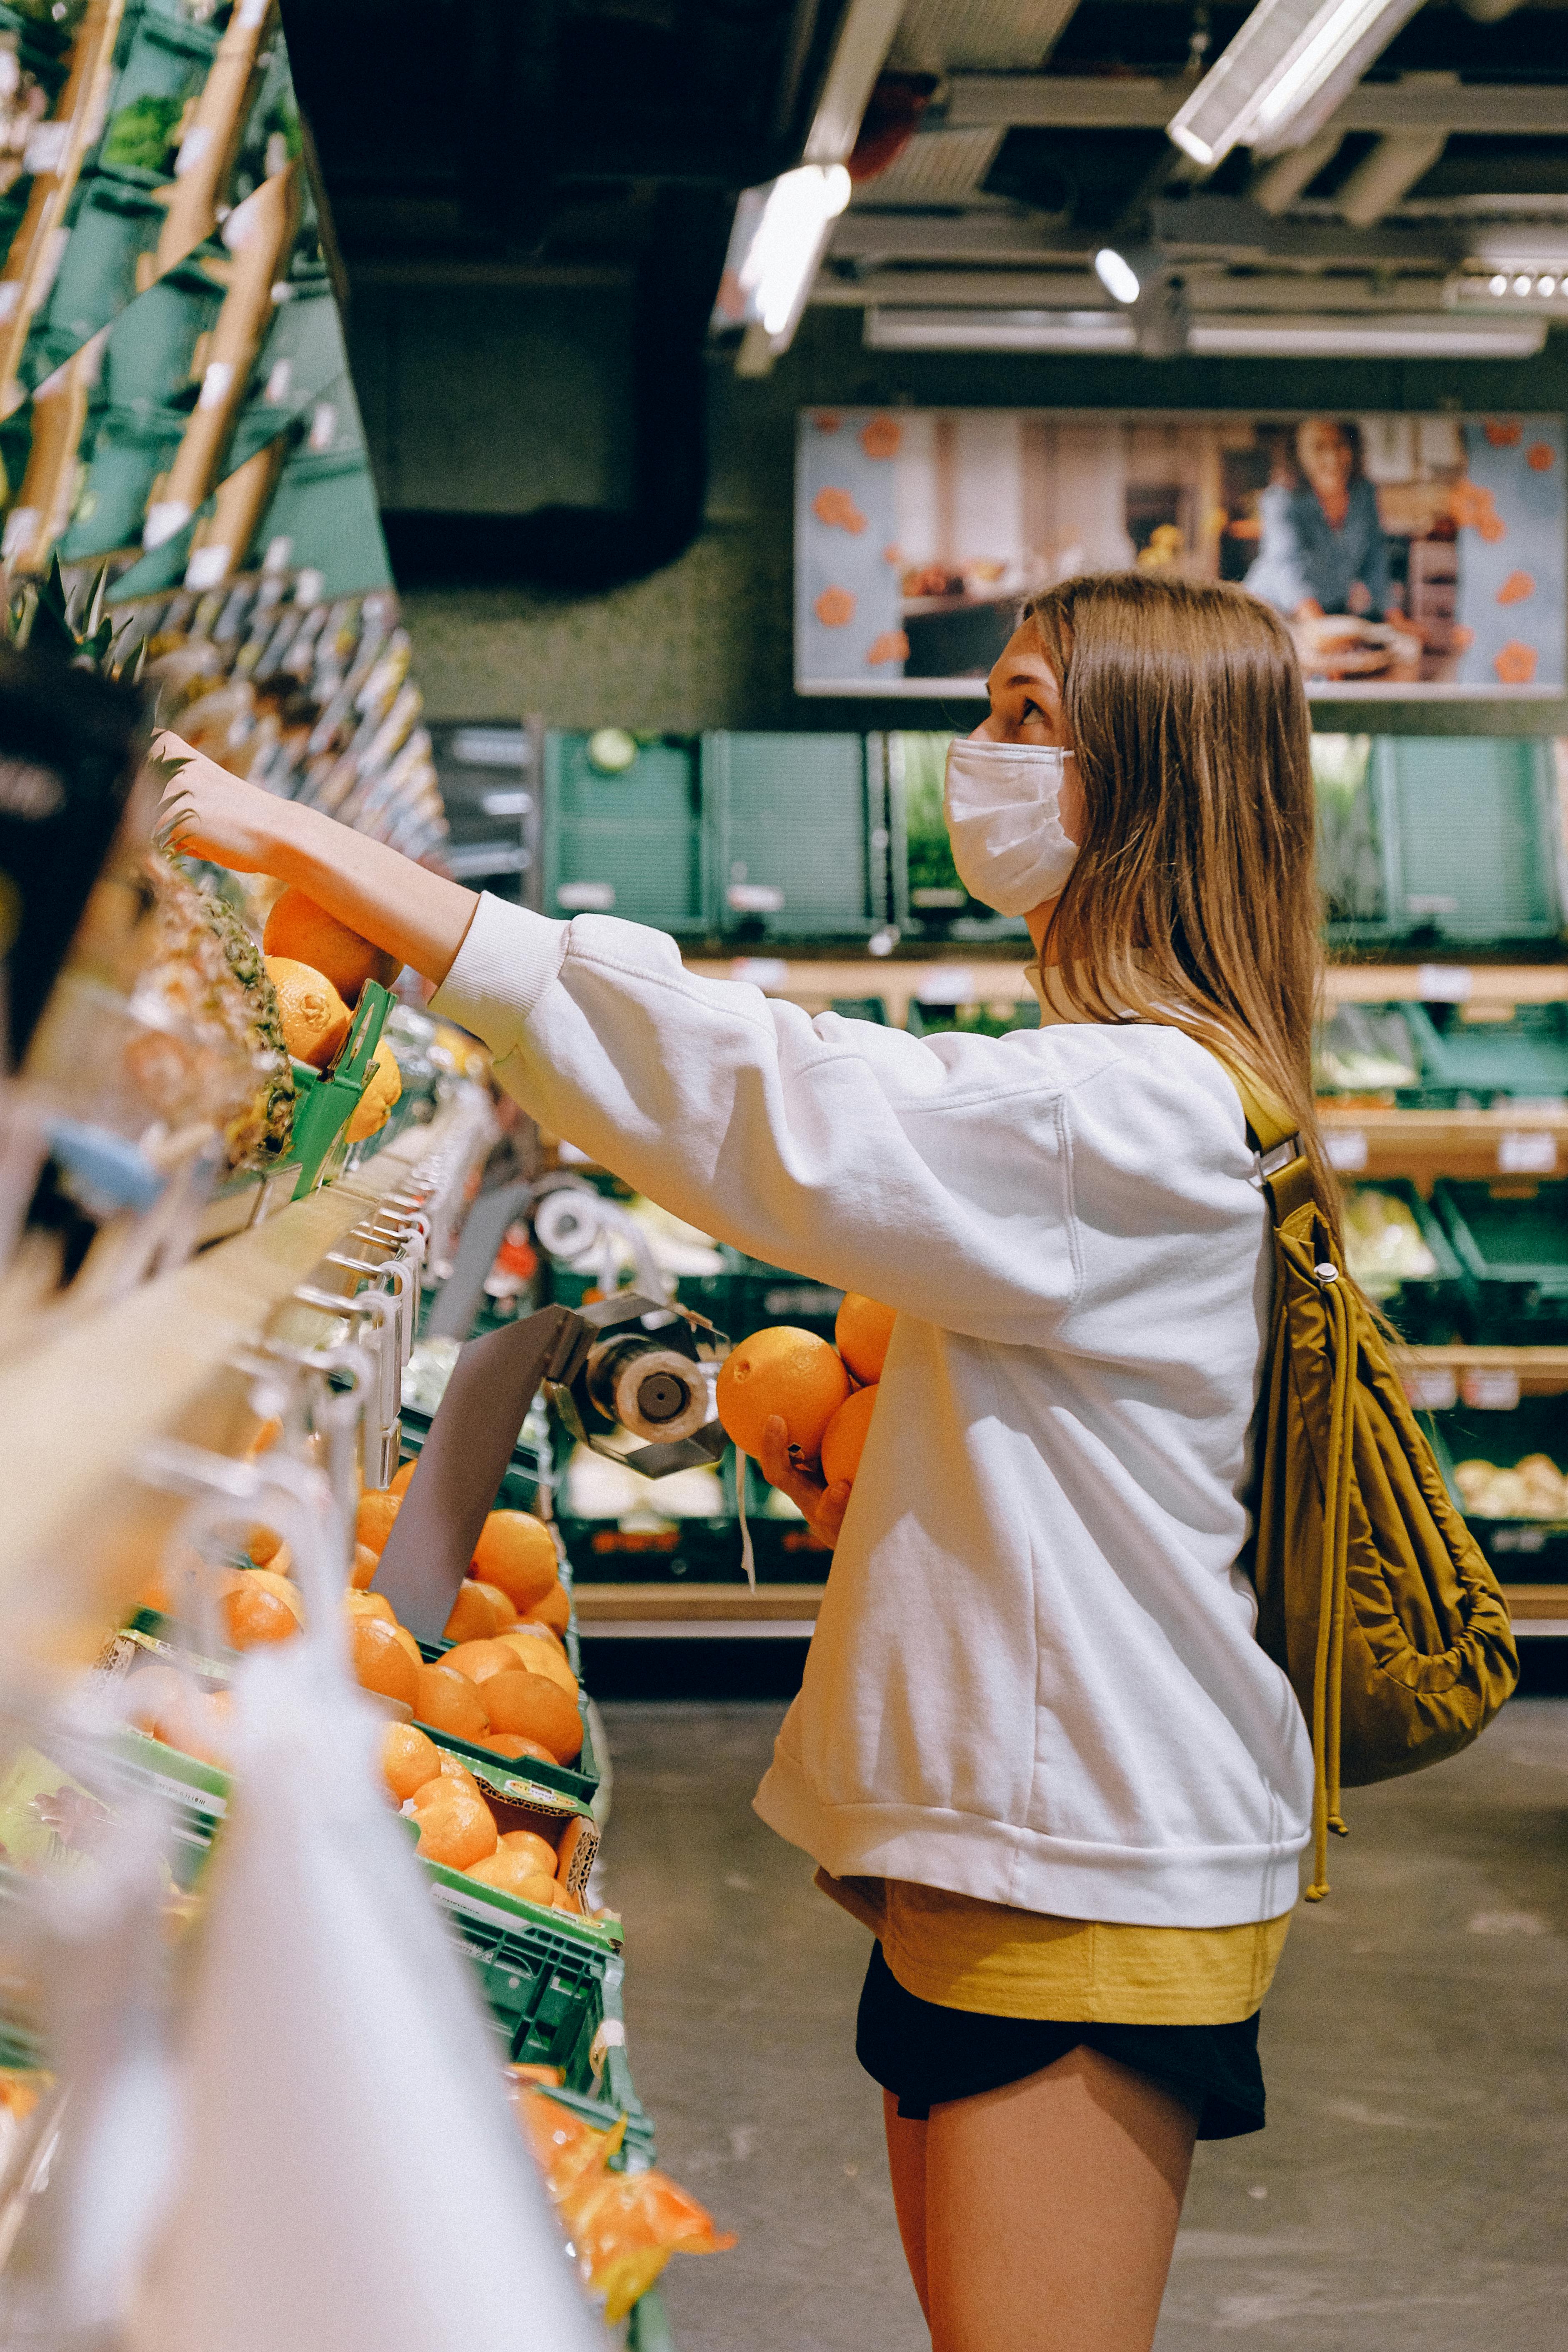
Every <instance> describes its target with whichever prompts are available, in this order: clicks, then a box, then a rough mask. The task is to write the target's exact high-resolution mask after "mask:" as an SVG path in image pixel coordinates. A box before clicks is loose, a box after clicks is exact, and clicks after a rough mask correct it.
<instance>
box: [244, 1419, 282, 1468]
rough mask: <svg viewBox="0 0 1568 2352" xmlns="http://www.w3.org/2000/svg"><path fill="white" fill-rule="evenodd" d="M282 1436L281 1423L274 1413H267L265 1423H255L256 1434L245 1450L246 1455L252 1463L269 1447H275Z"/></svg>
mask: <svg viewBox="0 0 1568 2352" xmlns="http://www.w3.org/2000/svg"><path fill="white" fill-rule="evenodd" d="M282 1434H283V1423H281V1422H280V1421H279V1418H278V1415H277V1414H276V1413H275V1412H273V1413H268V1417H267V1419H266V1420H265V1421H259V1422H258V1423H257V1424H256V1433H255V1435H254V1436H253V1437H252V1438H251V1441H250V1443H249V1444H248V1445H247V1447H246V1449H245V1451H246V1454H247V1456H248V1457H249V1459H250V1460H251V1461H252V1462H254V1461H255V1459H256V1457H257V1455H258V1454H265V1453H266V1452H267V1451H268V1448H269V1447H270V1446H274V1445H276V1444H277V1443H278V1441H279V1438H280V1437H281V1436H282Z"/></svg>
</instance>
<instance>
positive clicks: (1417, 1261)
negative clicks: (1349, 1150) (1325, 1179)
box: [1344, 1184, 1439, 1298]
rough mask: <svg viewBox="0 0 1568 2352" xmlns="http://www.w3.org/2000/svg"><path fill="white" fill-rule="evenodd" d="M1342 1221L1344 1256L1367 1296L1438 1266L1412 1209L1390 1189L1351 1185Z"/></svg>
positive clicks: (1418, 1277) (1375, 1295)
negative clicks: (1383, 1190)
mask: <svg viewBox="0 0 1568 2352" xmlns="http://www.w3.org/2000/svg"><path fill="white" fill-rule="evenodd" d="M1344 1226H1345V1255H1346V1261H1347V1263H1348V1265H1349V1268H1350V1271H1351V1273H1352V1276H1354V1278H1355V1280H1356V1281H1357V1282H1359V1283H1360V1285H1361V1286H1362V1288H1363V1290H1364V1291H1365V1292H1366V1294H1367V1296H1368V1297H1369V1298H1386V1297H1390V1296H1391V1295H1392V1293H1393V1292H1394V1291H1395V1290H1397V1289H1398V1287H1399V1286H1400V1284H1401V1283H1404V1282H1412V1281H1420V1280H1423V1279H1426V1278H1427V1277H1429V1276H1435V1275H1436V1274H1437V1273H1438V1271H1439V1268H1438V1265H1437V1261H1436V1257H1435V1256H1434V1255H1433V1253H1432V1251H1431V1249H1430V1247H1429V1246H1428V1244H1427V1243H1426V1239H1425V1237H1424V1236H1423V1234H1422V1232H1421V1227H1420V1225H1419V1224H1418V1223H1417V1222H1416V1218H1415V1211H1414V1210H1413V1209H1412V1208H1411V1206H1410V1204H1409V1202H1406V1201H1402V1200H1401V1199H1400V1198H1399V1196H1398V1194H1397V1193H1395V1192H1380V1191H1379V1190H1378V1188H1377V1187H1376V1185H1374V1184H1357V1185H1355V1186H1353V1187H1352V1189H1351V1190H1350V1191H1349V1192H1347V1193H1346V1195H1345V1203H1344Z"/></svg>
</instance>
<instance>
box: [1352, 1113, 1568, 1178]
mask: <svg viewBox="0 0 1568 2352" xmlns="http://www.w3.org/2000/svg"><path fill="white" fill-rule="evenodd" d="M1318 1116H1319V1118H1320V1120H1321V1124H1322V1129H1323V1135H1324V1138H1325V1140H1326V1142H1327V1145H1328V1151H1329V1158H1330V1160H1331V1162H1332V1163H1333V1165H1334V1167H1335V1168H1337V1169H1338V1170H1339V1171H1340V1173H1341V1175H1342V1176H1367V1177H1372V1178H1376V1177H1379V1176H1407V1177H1409V1178H1410V1179H1411V1180H1412V1181H1413V1182H1415V1183H1417V1184H1427V1183H1430V1182H1431V1181H1433V1180H1434V1179H1435V1178H1436V1177H1438V1176H1454V1177H1460V1178H1463V1177H1472V1178H1476V1179H1479V1180H1483V1181H1489V1182H1492V1181H1497V1179H1499V1178H1500V1177H1502V1178H1506V1177H1518V1178H1520V1179H1521V1180H1524V1181H1528V1180H1530V1179H1531V1178H1533V1177H1538V1176H1554V1175H1558V1174H1560V1173H1561V1172H1562V1171H1563V1170H1565V1169H1568V1103H1544V1102H1542V1103H1537V1102H1515V1103H1510V1104H1509V1105H1508V1106H1507V1107H1506V1108H1502V1109H1494V1110H1393V1109H1383V1108H1375V1107H1373V1108H1362V1107H1361V1106H1358V1105H1352V1104H1348V1103H1347V1104H1342V1103H1321V1104H1320V1105H1319V1107H1318Z"/></svg>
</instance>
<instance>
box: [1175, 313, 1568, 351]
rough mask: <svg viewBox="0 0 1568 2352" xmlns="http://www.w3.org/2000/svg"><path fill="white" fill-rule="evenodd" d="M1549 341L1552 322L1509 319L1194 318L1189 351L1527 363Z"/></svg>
mask: <svg viewBox="0 0 1568 2352" xmlns="http://www.w3.org/2000/svg"><path fill="white" fill-rule="evenodd" d="M1545 341H1546V321H1545V320H1544V319H1535V318H1530V317H1527V316H1522V315H1521V314H1520V313H1518V312H1514V313H1513V314H1512V315H1511V316H1508V317H1504V318H1496V317H1489V318H1484V319H1478V318H1469V317H1458V316H1456V315H1455V314H1454V313H1452V312H1450V313H1449V314H1448V315H1447V316H1442V315H1437V316H1434V317H1430V318H1428V317H1426V316H1423V315H1420V314H1414V313H1413V314H1411V315H1409V316H1405V317H1386V316H1385V317H1384V318H1366V319H1352V318H1333V317H1328V318H1316V319H1315V318H1310V317H1290V316H1285V317H1281V318H1264V317H1258V318H1252V319H1246V318H1226V319H1221V318H1213V317H1211V318H1208V319H1194V321H1193V325H1192V330H1191V332H1190V334H1189V337H1188V344H1187V347H1188V349H1189V350H1190V351H1192V352H1196V353H1198V354H1200V355H1202V356H1204V357H1206V358H1210V359H1412V360H1472V359H1474V360H1479V359H1487V360H1525V359H1530V358H1531V357H1532V356H1533V355H1534V353H1535V352H1538V351H1540V349H1541V347H1542V344H1543V343H1544V342H1545Z"/></svg>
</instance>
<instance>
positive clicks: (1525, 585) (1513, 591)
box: [1497, 572, 1535, 604]
mask: <svg viewBox="0 0 1568 2352" xmlns="http://www.w3.org/2000/svg"><path fill="white" fill-rule="evenodd" d="M1534 593H1535V582H1534V580H1533V578H1532V577H1531V574H1530V573H1529V572H1510V573H1509V575H1508V578H1507V579H1506V580H1505V581H1504V582H1503V583H1502V586H1501V587H1500V589H1499V590H1498V592H1497V600H1498V603H1499V604H1524V603H1525V602H1526V601H1527V599H1528V598H1530V597H1531V596H1533V595H1534Z"/></svg>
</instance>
